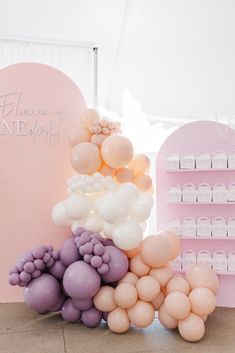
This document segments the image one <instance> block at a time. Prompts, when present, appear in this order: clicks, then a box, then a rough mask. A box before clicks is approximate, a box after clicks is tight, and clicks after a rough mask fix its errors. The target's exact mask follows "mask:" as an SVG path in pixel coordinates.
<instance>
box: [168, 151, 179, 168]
mask: <svg viewBox="0 0 235 353" xmlns="http://www.w3.org/2000/svg"><path fill="white" fill-rule="evenodd" d="M165 168H166V170H178V169H179V168H180V158H179V155H178V154H174V155H173V154H172V155H170V156H167V157H166V159H165Z"/></svg>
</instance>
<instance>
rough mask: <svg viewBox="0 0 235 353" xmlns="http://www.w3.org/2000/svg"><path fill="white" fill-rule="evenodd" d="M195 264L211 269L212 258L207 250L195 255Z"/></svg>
mask: <svg viewBox="0 0 235 353" xmlns="http://www.w3.org/2000/svg"><path fill="white" fill-rule="evenodd" d="M197 264H202V265H206V266H208V267H210V268H211V267H212V257H211V253H210V251H209V250H200V251H199V252H198V254H197Z"/></svg>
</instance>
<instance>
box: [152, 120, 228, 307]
mask: <svg viewBox="0 0 235 353" xmlns="http://www.w3.org/2000/svg"><path fill="white" fill-rule="evenodd" d="M218 150H222V151H224V152H226V153H227V154H229V153H230V152H233V151H235V131H234V130H233V129H231V128H230V127H228V126H225V125H223V124H220V123H217V122H209V121H200V122H194V123H190V124H187V125H184V126H182V127H180V128H179V129H178V130H176V131H175V132H173V133H172V134H171V135H170V136H169V137H168V138H167V140H166V141H165V142H164V144H163V145H162V147H161V149H160V151H159V153H158V156H157V164H156V168H157V173H156V178H157V182H156V199H157V226H158V230H161V229H165V228H167V227H168V223H169V221H171V220H172V219H180V220H181V221H182V220H183V219H185V218H186V217H193V218H194V219H197V218H198V217H201V216H203V217H207V218H209V220H210V221H212V219H213V218H214V217H218V216H220V217H224V218H225V219H226V220H228V219H229V218H230V217H234V216H235V202H222V203H215V202H209V203H207V204H203V203H200V202H191V203H187V202H181V203H170V202H169V200H168V198H167V193H168V190H169V189H170V187H171V186H172V185H173V184H179V185H180V186H183V185H184V184H186V183H193V184H194V185H199V184H200V183H203V182H205V183H208V184H210V185H211V186H213V185H215V184H217V183H223V184H225V185H229V184H230V183H231V182H235V169H234V168H230V169H229V168H226V169H221V170H219V169H209V170H196V169H195V170H175V171H172V170H171V171H167V170H166V167H165V161H166V158H167V157H168V156H169V155H172V154H173V155H176V154H179V156H182V155H186V154H194V155H198V154H201V153H206V152H207V153H209V154H210V155H212V154H213V153H214V152H215V151H218ZM181 244H182V252H183V251H184V250H186V249H190V250H194V251H195V253H196V254H197V253H198V252H199V251H200V250H202V249H205V250H209V251H210V253H211V254H212V253H213V252H214V251H215V250H222V251H224V252H225V253H226V255H228V254H229V253H230V252H231V251H234V250H235V237H228V236H226V237H224V236H221V237H220V236H217V237H213V236H209V237H198V236H193V237H191V236H190V237H187V236H182V235H181ZM212 266H213V264H212ZM178 271H179V272H184V270H183V269H181V270H178ZM217 273H218V276H219V280H220V289H219V292H218V297H217V300H218V305H219V306H227V307H235V295H234V294H235V271H228V270H224V271H217Z"/></svg>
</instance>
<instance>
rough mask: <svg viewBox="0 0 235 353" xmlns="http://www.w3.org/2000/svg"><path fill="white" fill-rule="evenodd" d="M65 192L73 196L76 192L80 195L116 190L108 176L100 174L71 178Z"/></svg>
mask: <svg viewBox="0 0 235 353" xmlns="http://www.w3.org/2000/svg"><path fill="white" fill-rule="evenodd" d="M67 186H68V188H67V192H68V194H73V193H76V192H81V193H92V192H103V191H106V190H113V189H115V188H116V184H115V182H114V181H113V178H112V177H111V176H110V175H108V176H104V175H102V174H100V173H98V172H97V173H95V174H93V175H87V174H77V175H74V176H72V177H71V178H69V179H68V181H67Z"/></svg>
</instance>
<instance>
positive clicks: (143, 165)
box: [130, 154, 150, 174]
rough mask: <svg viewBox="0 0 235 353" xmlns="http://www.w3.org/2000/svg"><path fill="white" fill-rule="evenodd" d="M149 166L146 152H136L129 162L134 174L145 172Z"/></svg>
mask: <svg viewBox="0 0 235 353" xmlns="http://www.w3.org/2000/svg"><path fill="white" fill-rule="evenodd" d="M149 166H150V159H149V157H148V156H146V154H137V155H135V157H134V158H133V160H132V161H131V163H130V167H131V168H132V169H133V170H134V172H135V174H137V173H143V172H145V171H146V170H147V169H148V168H149Z"/></svg>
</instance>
